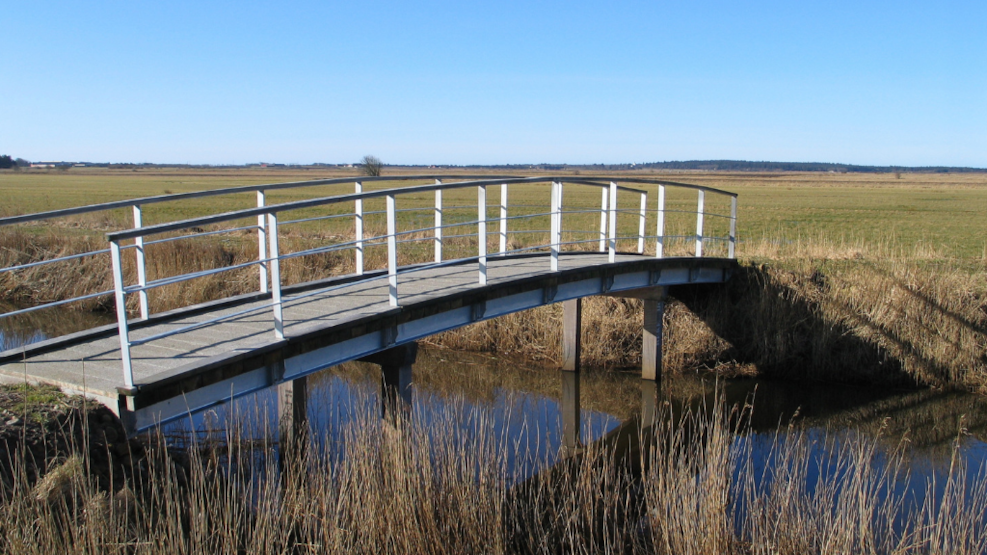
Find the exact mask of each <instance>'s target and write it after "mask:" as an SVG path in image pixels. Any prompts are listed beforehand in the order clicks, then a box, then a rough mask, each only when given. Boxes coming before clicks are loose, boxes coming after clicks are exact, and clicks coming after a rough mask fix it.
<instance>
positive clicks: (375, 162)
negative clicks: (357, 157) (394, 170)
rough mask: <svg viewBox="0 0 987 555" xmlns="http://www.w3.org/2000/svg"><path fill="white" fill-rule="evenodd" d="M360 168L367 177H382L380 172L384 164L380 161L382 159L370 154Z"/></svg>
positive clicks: (362, 161) (365, 157) (364, 158)
mask: <svg viewBox="0 0 987 555" xmlns="http://www.w3.org/2000/svg"><path fill="white" fill-rule="evenodd" d="M360 167H361V168H363V173H364V174H365V175H369V176H370V177H377V176H379V175H380V170H381V168H383V167H384V163H383V162H381V161H380V158H377V157H376V156H370V155H369V154H368V155H366V156H364V157H363V160H361V161H360Z"/></svg>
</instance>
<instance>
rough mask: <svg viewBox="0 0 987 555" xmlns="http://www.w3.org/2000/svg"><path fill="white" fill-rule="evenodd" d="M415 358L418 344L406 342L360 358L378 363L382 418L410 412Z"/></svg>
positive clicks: (396, 416) (395, 416) (404, 414)
mask: <svg viewBox="0 0 987 555" xmlns="http://www.w3.org/2000/svg"><path fill="white" fill-rule="evenodd" d="M416 358H418V344H417V343H408V344H407V345H401V346H399V347H394V348H391V349H388V350H386V351H381V352H379V353H374V354H372V355H370V356H368V357H364V358H362V359H360V360H362V361H364V362H371V363H373V364H377V365H380V369H381V395H380V399H381V416H382V417H383V418H398V417H400V416H407V415H408V414H410V413H411V366H412V365H413V364H414V363H415V359H416Z"/></svg>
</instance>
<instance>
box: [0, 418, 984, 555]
mask: <svg viewBox="0 0 987 555" xmlns="http://www.w3.org/2000/svg"><path fill="white" fill-rule="evenodd" d="M451 406H452V408H451V409H450V410H448V411H447V412H445V413H443V414H441V415H431V416H430V417H428V418H425V417H424V415H422V414H418V413H416V414H413V415H411V418H410V419H405V418H397V419H387V420H381V419H380V418H379V417H378V416H377V412H376V410H377V407H376V405H375V404H374V403H373V402H370V401H368V400H363V401H360V400H357V401H356V402H355V403H354V405H352V407H355V408H351V409H350V410H351V411H352V412H350V413H348V418H346V419H341V420H340V423H337V424H335V425H334V426H336V427H335V428H333V429H329V428H327V429H325V430H322V432H324V435H319V436H318V437H310V438H309V441H306V442H304V443H303V444H302V446H301V448H300V449H298V450H296V451H292V452H293V453H295V455H294V457H297V458H293V459H292V460H290V461H288V462H287V463H286V464H279V463H278V456H277V455H276V442H275V438H274V435H273V432H272V431H271V430H265V429H263V426H262V425H261V426H260V427H259V428H258V427H250V426H246V425H244V424H243V423H236V422H233V423H231V424H230V426H229V427H227V428H226V429H225V430H213V432H212V433H211V434H210V435H209V442H208V443H199V444H198V445H195V446H194V447H193V448H192V449H190V450H189V451H187V453H186V454H185V455H183V457H178V458H176V457H174V456H172V457H169V456H166V455H165V450H164V447H163V445H162V444H161V443H160V442H161V441H162V437H161V436H158V437H157V438H155V439H153V440H151V441H152V443H153V445H154V446H153V447H152V448H150V449H148V451H147V452H148V453H149V455H148V456H147V457H146V458H144V459H142V460H140V461H137V462H135V463H134V464H135V467H138V468H139V471H137V472H134V473H133V476H134V478H132V479H131V480H130V481H129V482H127V483H126V484H124V485H120V486H118V487H117V488H115V489H107V488H105V487H101V486H100V485H99V484H98V483H97V481H96V480H94V479H92V478H91V477H90V475H89V474H88V469H89V466H88V461H87V459H86V455H85V454H84V453H85V450H84V449H81V450H80V451H81V452H82V453H83V454H81V455H80V454H76V455H72V456H69V457H67V458H66V459H65V460H64V462H63V463H62V464H61V465H59V466H57V467H55V468H53V469H51V470H50V471H49V472H48V473H47V474H46V475H45V476H44V477H42V478H41V479H39V480H37V481H36V482H32V481H29V480H28V479H27V478H26V476H25V474H24V473H23V472H19V469H15V473H14V476H13V478H14V479H13V480H12V481H11V482H9V483H8V484H7V485H6V486H4V492H3V493H4V496H3V497H4V499H5V501H4V502H3V503H2V504H0V549H2V550H3V551H4V552H7V553H27V554H30V553H55V552H58V553H308V552H319V553H322V552H346V553H409V552H415V553H465V552H470V553H475V552H485V553H486V552H489V553H559V552H579V553H661V554H672V553H675V554H683V553H685V554H688V553H697V554H698V553H703V554H705V553H722V554H734V553H736V554H741V553H779V554H788V553H793V554H794V553H812V554H815V553H819V554H823V553H827V554H828V553H860V552H866V553H888V554H892V553H893V554H899V553H900V554H905V553H935V554H938V553H983V552H984V550H985V549H987V528H985V527H984V524H985V523H984V518H985V517H984V507H985V506H987V489H985V488H987V486H984V484H987V481H985V480H984V478H985V476H984V475H983V472H984V470H983V469H980V470H979V471H976V469H969V468H967V467H966V466H965V463H964V462H963V460H964V459H963V458H961V457H960V456H959V455H958V452H957V451H954V458H953V465H952V466H951V467H950V469H949V471H948V473H947V474H946V475H945V476H943V477H941V479H942V480H944V481H945V487H939V488H938V491H940V492H941V493H939V494H935V492H933V490H935V489H936V488H937V486H938V484H935V483H933V482H932V481H929V482H925V483H923V482H914V483H913V481H912V479H911V478H910V477H909V476H908V474H907V473H905V472H902V468H903V466H902V465H903V461H904V460H905V459H904V456H905V450H904V449H903V448H902V449H897V450H892V451H891V452H888V453H885V452H882V451H881V450H880V449H879V448H878V443H877V442H876V441H875V440H874V439H873V438H867V437H865V436H862V435H834V434H828V435H824V436H822V437H820V436H819V435H818V434H812V433H809V432H807V431H804V430H801V429H799V428H796V427H789V428H782V429H779V431H778V432H777V434H775V435H774V436H773V437H772V436H767V437H765V436H758V435H755V434H752V433H751V432H750V430H749V428H747V427H746V425H745V424H744V423H743V422H744V419H743V418H742V415H743V411H741V413H737V412H735V411H736V410H737V409H734V410H732V411H728V410H727V409H726V407H724V406H723V405H722V404H721V403H719V402H716V403H715V404H714V406H712V407H707V408H704V409H702V410H698V411H694V412H690V411H686V412H685V413H682V414H677V415H675V416H674V417H672V415H671V414H669V412H668V409H667V408H663V409H662V410H661V411H659V415H658V418H657V419H656V421H655V424H654V426H653V427H651V428H649V429H646V430H645V433H644V435H643V436H642V437H644V438H646V441H645V442H644V444H643V447H642V449H641V450H640V451H638V452H637V454H636V455H634V454H632V456H631V457H629V458H628V457H627V456H626V455H627V453H621V452H619V450H618V448H617V447H615V444H612V443H608V442H607V441H602V442H598V443H595V444H592V445H590V446H588V447H587V448H586V449H585V450H584V451H583V452H582V453H581V454H580V455H579V456H576V457H574V458H570V459H564V460H563V461H562V462H560V463H559V464H557V465H556V466H555V467H553V468H551V469H546V470H544V471H542V472H541V473H539V474H535V475H533V476H521V475H518V474H517V473H516V471H515V470H513V468H516V465H517V462H516V460H515V461H514V462H513V464H514V465H515V466H514V467H512V466H511V464H512V460H513V459H512V458H515V457H519V458H521V459H523V458H524V457H530V456H531V455H530V454H528V453H525V452H522V451H519V450H518V447H517V446H516V445H514V444H512V442H511V440H510V438H507V437H505V436H503V435H502V432H498V431H497V430H498V428H497V426H496V422H494V420H493V419H492V418H491V415H490V413H488V412H485V411H483V410H480V409H476V408H470V409H468V408H466V406H464V405H462V404H456V403H453V404H452V405H451ZM667 406H668V405H665V407H667ZM254 410H257V411H260V412H263V408H254ZM738 416H741V418H738ZM246 421H249V422H255V423H256V422H266V421H269V420H268V419H266V418H263V417H261V418H257V416H256V415H254V416H253V418H248V419H247V420H246ZM534 433H535V434H538V433H543V432H540V431H538V430H534ZM758 442H760V444H765V445H762V447H765V448H766V450H767V452H768V453H769V454H768V457H769V460H770V464H765V460H763V459H761V458H760V457H761V456H762V455H761V454H760V453H761V452H762V451H764V449H755V447H754V446H755V444H756V443H758ZM512 445H514V446H513V447H512ZM954 449H957V447H954ZM628 461H629V462H630V463H633V464H628ZM971 472H973V474H971ZM970 484H974V485H973V486H972V487H970ZM909 487H914V488H918V489H919V490H925V489H927V490H928V491H929V493H931V495H926V496H925V497H924V501H921V502H913V501H911V500H910V498H909V497H908V496H907V493H906V492H907V491H908V488H909Z"/></svg>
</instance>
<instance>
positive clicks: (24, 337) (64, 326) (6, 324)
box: [0, 303, 116, 352]
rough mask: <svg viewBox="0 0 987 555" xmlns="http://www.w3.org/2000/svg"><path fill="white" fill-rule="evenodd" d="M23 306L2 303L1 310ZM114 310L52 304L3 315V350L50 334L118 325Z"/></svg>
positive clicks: (0, 321) (0, 333)
mask: <svg viewBox="0 0 987 555" xmlns="http://www.w3.org/2000/svg"><path fill="white" fill-rule="evenodd" d="M20 308H25V307H20V306H12V305H8V304H2V303H0V313H4V312H11V311H14V310H18V309H20ZM115 323H116V318H115V316H114V315H113V314H111V313H108V312H107V313H100V312H86V311H82V310H68V309H66V308H64V307H52V308H46V309H44V310H39V311H37V312H28V313H26V314H21V315H18V316H12V317H9V318H0V352H3V351H6V350H9V349H16V348H19V347H23V346H26V345H30V344H32V343H38V342H40V341H44V340H45V339H48V338H49V337H59V336H62V335H68V334H70V333H75V332H77V331H82V330H88V329H92V328H96V327H99V326H105V325H108V324H115Z"/></svg>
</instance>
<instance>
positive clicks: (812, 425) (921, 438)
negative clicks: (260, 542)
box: [169, 349, 987, 495]
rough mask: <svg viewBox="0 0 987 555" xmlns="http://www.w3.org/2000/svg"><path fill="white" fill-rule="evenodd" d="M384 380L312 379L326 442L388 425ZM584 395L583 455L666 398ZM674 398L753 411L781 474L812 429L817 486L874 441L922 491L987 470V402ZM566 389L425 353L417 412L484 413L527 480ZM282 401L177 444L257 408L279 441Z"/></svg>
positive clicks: (212, 415) (793, 389)
mask: <svg viewBox="0 0 987 555" xmlns="http://www.w3.org/2000/svg"><path fill="white" fill-rule="evenodd" d="M380 380H381V378H380V370H379V367H378V366H376V365H372V364H367V363H349V364H345V365H342V366H340V367H337V368H332V369H329V370H326V371H323V372H320V373H318V374H315V375H313V376H310V377H309V380H308V395H309V401H308V403H309V404H308V418H309V422H310V424H311V426H312V430H313V435H314V437H316V438H324V440H326V441H333V439H332V438H333V437H334V434H336V433H338V430H340V429H342V428H343V425H344V424H345V423H346V422H347V421H348V420H349V419H352V418H378V417H379V415H380V413H381V408H380V404H379V399H380V392H381V381H380ZM579 389H580V409H579V413H578V414H579V421H580V433H579V441H580V443H581V444H583V445H585V444H589V443H591V442H594V441H598V440H600V439H601V438H604V437H605V436H607V434H609V433H612V432H615V431H617V429H618V428H620V427H621V426H624V427H628V426H629V427H636V426H639V425H640V422H641V420H642V412H643V413H644V414H646V415H647V414H649V413H648V411H649V410H651V411H653V410H654V409H653V407H649V406H648V402H647V400H648V399H649V395H650V398H654V395H655V391H654V389H649V384H648V382H643V381H642V380H641V379H640V378H639V377H638V376H637V375H635V374H634V373H632V372H627V373H620V372H592V371H590V372H583V373H582V374H581V375H580V377H579ZM663 389H664V391H663V392H662V393H661V394H660V396H659V397H658V402H659V403H661V402H662V401H665V402H667V403H669V404H670V405H671V406H674V407H676V408H675V410H676V411H677V410H681V409H683V408H692V409H693V410H699V411H702V410H710V407H712V406H713V405H714V399H715V397H716V395H717V392H719V395H720V399H721V400H722V402H724V403H725V405H726V406H727V407H730V406H733V405H738V406H745V405H746V406H748V410H749V411H750V412H749V413H748V414H749V424H750V428H751V431H752V433H751V434H749V435H748V436H745V437H738V439H737V441H738V442H739V441H750V442H752V444H751V445H750V446H749V447H750V448H751V450H752V452H753V459H754V460H755V463H756V464H759V465H763V466H770V465H771V464H772V463H771V461H772V455H771V450H772V445H773V444H774V442H775V440H776V437H777V435H778V430H779V429H782V430H784V429H786V428H787V427H788V426H789V425H794V426H795V427H796V428H797V429H800V430H804V431H805V433H806V437H808V439H809V440H810V441H814V442H815V443H813V444H812V447H811V449H812V450H813V452H812V456H813V458H814V459H815V460H816V462H817V463H818V466H819V468H817V469H810V478H815V477H817V474H818V473H825V472H826V470H825V464H824V461H826V460H827V459H830V458H832V457H833V456H834V455H833V453H832V451H834V449H835V448H836V447H837V446H839V445H840V442H841V441H842V438H847V437H852V436H854V435H855V434H860V435H863V436H865V437H867V438H869V439H873V440H874V441H875V442H876V444H877V446H878V449H879V450H884V451H886V452H888V453H891V452H893V451H894V450H895V449H897V448H899V447H900V446H902V445H904V449H905V451H906V461H907V466H908V468H907V470H908V471H909V472H910V475H911V482H912V483H915V484H921V485H923V486H924V484H925V483H926V479H931V478H935V479H936V480H937V482H939V483H941V482H942V477H944V476H946V475H947V474H948V473H949V470H950V468H951V465H954V464H955V462H956V461H955V460H954V455H957V456H958V457H959V458H960V459H961V460H962V462H964V463H966V465H967V467H968V468H969V469H970V473H971V474H972V475H973V476H976V475H977V473H978V470H981V467H982V465H983V464H984V461H987V399H984V398H983V397H980V396H977V395H972V394H966V393H955V392H953V393H951V392H939V391H930V390H921V391H890V390H879V389H875V388H861V387H848V386H837V385H821V384H796V383H786V382H771V381H765V380H756V379H719V380H718V379H716V378H715V377H712V376H709V375H705V376H704V375H696V374H694V375H686V376H675V377H666V380H665V382H664V383H663ZM562 390H563V373H562V372H560V371H556V370H552V369H546V368H542V367H535V366H525V365H523V364H518V363H517V362H516V361H507V360H502V359H499V358H496V357H493V356H488V355H476V354H467V353H457V352H454V351H448V350H444V349H422V350H420V351H419V355H418V361H417V362H416V364H415V365H414V369H413V382H412V391H413V394H412V401H411V407H410V409H409V410H408V412H409V414H410V415H411V417H412V418H415V419H418V421H419V423H423V424H425V425H426V426H427V425H429V424H430V423H433V422H435V423H441V424H442V425H443V426H448V425H449V423H450V422H453V423H456V422H459V423H460V424H461V425H462V426H463V427H464V428H465V431H466V432H469V428H470V427H471V426H474V425H475V423H474V422H473V420H472V419H473V417H472V416H471V415H473V414H475V413H477V412H480V413H482V414H483V415H484V417H485V418H486V419H487V420H488V421H492V422H493V424H494V430H495V432H496V433H495V434H494V435H496V436H497V437H498V438H500V441H504V442H509V444H510V445H511V446H520V449H519V450H518V451H519V452H520V453H522V454H523V456H520V457H519V456H516V455H514V454H512V453H513V451H512V449H508V450H507V453H508V456H509V458H510V460H509V461H508V464H509V465H510V466H511V467H512V468H511V469H510V470H511V471H513V472H516V475H517V476H518V477H520V478H523V477H525V476H530V475H531V474H533V473H536V472H538V471H540V470H542V469H544V468H547V467H548V466H551V465H552V464H554V463H555V462H556V461H557V460H558V458H559V456H560V454H564V449H563V445H564V438H563V426H562V422H563V417H564V413H565V412H566V411H570V412H571V411H573V407H572V406H571V404H570V405H567V404H566V403H564V402H563V395H562ZM666 395H667V397H665V396H666ZM276 399H277V397H276V392H275V391H274V390H273V388H272V389H271V390H267V391H263V392H260V393H258V394H256V395H252V396H249V397H246V398H243V399H239V400H237V401H235V402H234V403H233V404H232V405H230V404H227V405H222V406H219V407H215V408H214V409H211V410H208V411H205V412H204V413H201V414H197V415H194V416H193V417H191V418H190V419H189V420H187V421H186V422H180V423H176V424H173V425H171V426H169V430H170V432H169V435H171V436H172V437H173V438H175V440H176V441H177V442H178V443H182V442H183V441H182V439H181V438H187V437H188V436H187V433H188V430H189V429H190V428H194V429H196V430H198V432H199V433H200V434H202V433H208V432H209V430H212V433H216V431H217V430H222V429H223V428H224V427H225V426H226V422H227V421H228V418H229V409H230V407H231V406H235V407H240V408H241V409H243V408H245V407H249V409H247V410H246V411H245V412H248V413H251V414H253V416H252V417H250V418H251V419H252V420H253V423H254V424H255V425H256V424H257V423H259V422H263V426H262V427H266V428H267V430H271V431H274V430H276V428H277V422H276V416H275V415H276V410H275V403H276ZM642 399H644V401H642ZM242 412H244V411H242V410H241V413H242ZM258 414H263V416H257V415H258ZM644 418H645V419H646V418H648V416H645V417H644ZM274 433H276V432H274ZM782 435H784V434H782ZM827 439H828V440H829V443H827V441H826V440H827ZM782 441H784V439H782ZM903 441H904V443H902V442H903ZM954 446H958V449H954ZM879 459H880V457H879ZM971 478H972V477H971ZM917 495H920V492H919V493H917Z"/></svg>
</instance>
